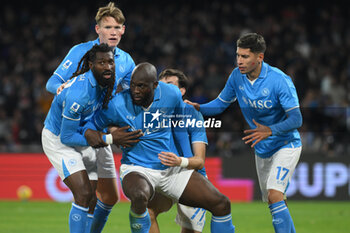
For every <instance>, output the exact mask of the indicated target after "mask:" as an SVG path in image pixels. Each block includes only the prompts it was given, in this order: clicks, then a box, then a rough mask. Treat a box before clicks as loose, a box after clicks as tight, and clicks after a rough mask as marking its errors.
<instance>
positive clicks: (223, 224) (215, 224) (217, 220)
mask: <svg viewBox="0 0 350 233" xmlns="http://www.w3.org/2000/svg"><path fill="white" fill-rule="evenodd" d="M210 232H212V233H234V232H235V226H233V224H232V217H231V214H228V215H225V216H220V217H218V216H212V217H211V223H210Z"/></svg>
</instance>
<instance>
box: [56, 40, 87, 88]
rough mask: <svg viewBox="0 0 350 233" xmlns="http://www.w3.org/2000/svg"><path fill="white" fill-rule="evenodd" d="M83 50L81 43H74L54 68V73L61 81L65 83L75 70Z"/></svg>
mask: <svg viewBox="0 0 350 233" xmlns="http://www.w3.org/2000/svg"><path fill="white" fill-rule="evenodd" d="M85 52H86V51H85V50H84V49H83V48H82V47H81V45H76V46H74V47H73V48H71V50H70V51H69V52H68V54H67V55H66V57H65V58H64V59H63V61H62V62H61V64H60V65H59V66H58V67H57V69H56V70H55V72H54V75H56V76H58V77H59V78H60V79H61V81H62V83H65V82H66V81H67V80H68V79H69V78H70V77H71V76H72V75H73V73H74V72H75V71H76V70H77V67H78V63H79V61H80V59H81V58H82V57H83V56H84V54H85ZM50 79H51V78H50Z"/></svg>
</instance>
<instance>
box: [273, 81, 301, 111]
mask: <svg viewBox="0 0 350 233" xmlns="http://www.w3.org/2000/svg"><path fill="white" fill-rule="evenodd" d="M277 96H278V100H279V102H280V104H281V106H282V108H283V109H284V111H285V112H288V111H290V110H293V109H295V108H299V99H298V95H297V92H296V89H295V86H294V84H293V82H292V80H291V79H290V78H289V77H288V76H285V77H283V78H282V79H281V80H280V82H279V86H278V89H277Z"/></svg>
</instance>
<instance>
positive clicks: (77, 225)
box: [42, 44, 116, 233]
mask: <svg viewBox="0 0 350 233" xmlns="http://www.w3.org/2000/svg"><path fill="white" fill-rule="evenodd" d="M80 65H81V66H80ZM79 66H80V67H81V68H79V69H77V71H76V72H74V74H73V75H72V77H71V79H70V80H69V82H68V84H67V85H65V88H64V89H63V90H62V91H61V92H60V93H59V94H58V95H56V96H55V98H54V99H53V101H52V104H51V108H50V111H49V113H48V115H47V117H46V119H45V123H44V125H45V126H44V128H43V131H42V146H43V149H44V152H45V154H46V155H47V157H48V158H49V160H50V162H51V163H52V165H53V166H54V167H55V169H56V170H57V172H58V174H59V176H60V177H61V179H62V180H63V182H64V183H65V184H66V185H67V186H68V188H69V189H70V190H71V191H72V193H73V196H74V203H72V209H71V211H70V214H69V230H70V232H71V233H73V232H74V233H85V232H90V226H87V213H88V210H89V207H90V209H93V208H94V205H95V203H96V195H95V190H96V184H97V178H98V177H97V174H98V175H99V176H100V175H101V176H102V177H103V176H104V175H108V176H114V177H116V171H115V165H114V160H113V157H110V156H108V155H109V154H111V151H107V150H99V151H96V152H95V151H93V150H94V149H93V148H92V147H91V146H89V144H88V142H87V141H86V139H85V137H84V135H83V131H82V129H83V128H82V126H83V125H84V124H85V123H86V122H87V121H88V120H89V119H90V118H91V117H92V115H93V113H94V112H95V110H97V109H98V108H100V107H101V105H103V107H104V108H106V107H107V106H108V102H109V100H110V98H111V96H112V90H113V87H114V82H115V73H114V69H115V63H114V57H113V51H112V49H111V48H110V47H109V46H108V45H107V44H100V45H94V46H93V47H92V49H90V50H89V51H88V52H87V53H86V54H85V55H84V56H83V57H82V59H81V61H80V62H79ZM97 156H100V157H101V158H100V162H103V163H104V167H103V168H104V169H100V167H98V166H97ZM90 181H91V182H90Z"/></svg>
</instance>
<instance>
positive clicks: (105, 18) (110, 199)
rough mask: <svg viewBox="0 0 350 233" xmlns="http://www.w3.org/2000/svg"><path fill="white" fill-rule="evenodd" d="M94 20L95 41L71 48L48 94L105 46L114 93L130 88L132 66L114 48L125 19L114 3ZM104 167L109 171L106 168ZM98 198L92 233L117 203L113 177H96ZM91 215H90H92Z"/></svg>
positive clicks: (128, 58)
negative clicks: (93, 51)
mask: <svg viewBox="0 0 350 233" xmlns="http://www.w3.org/2000/svg"><path fill="white" fill-rule="evenodd" d="M95 20H96V26H95V30H96V33H97V34H98V38H97V39H96V40H93V41H88V42H85V43H81V44H78V45H75V46H74V47H73V48H71V50H70V51H69V53H68V54H67V55H66V57H65V58H64V59H63V61H62V62H61V64H60V65H59V66H58V67H57V69H56V70H55V72H54V74H53V75H52V76H51V78H50V79H49V80H48V82H47V84H46V89H47V90H48V91H49V92H51V93H53V94H58V93H59V92H61V91H62V89H63V88H64V86H65V85H66V83H67V80H68V79H69V78H70V77H71V76H72V74H73V72H74V71H75V70H76V69H77V68H80V67H79V61H80V59H81V58H82V57H83V55H84V54H85V53H86V52H87V51H88V50H89V49H91V48H92V47H93V46H94V45H97V44H101V43H107V44H108V46H110V47H111V48H112V49H113V58H114V62H115V67H116V69H115V77H116V82H115V83H114V89H115V90H116V89H117V87H118V85H119V86H121V87H123V88H128V87H129V84H130V77H131V73H132V70H133V69H134V68H135V63H134V61H133V59H132V58H131V56H130V55H129V54H128V53H127V52H125V51H123V50H121V49H119V48H118V47H117V46H118V44H119V42H120V40H121V38H122V36H123V34H124V32H125V25H124V22H125V17H124V15H123V13H122V11H121V10H120V9H119V8H117V7H115V5H114V3H112V2H110V3H109V4H108V5H106V6H104V7H101V8H99V9H98V12H97V14H96V17H95ZM123 129H125V128H121V129H118V130H117V131H116V133H118V132H120V133H121V134H124V135H125V132H123ZM121 136H123V135H121ZM134 136H135V135H134ZM99 150H100V151H102V150H105V153H106V154H107V153H108V154H109V156H110V157H111V158H112V159H113V154H112V150H111V148H110V146H108V147H105V148H100V149H99ZM91 153H96V151H94V150H92V151H91ZM101 157H102V156H97V158H98V162H97V166H98V167H100V169H99V171H100V170H104V168H103V166H105V165H104V163H103V162H100V161H99V160H100V158H101ZM106 166H107V167H108V165H106ZM111 175H113V174H111ZM97 194H98V201H97V205H96V209H95V211H94V215H93V216H92V215H89V221H93V223H92V230H91V232H92V233H99V232H101V231H102V228H103V227H104V225H105V222H106V221H107V218H108V215H109V214H110V211H111V209H112V207H113V205H114V204H115V203H117V201H118V199H119V196H118V189H117V181H116V177H115V176H114V175H113V176H109V175H106V174H104V175H99V178H98V184H97ZM91 211H93V210H91ZM91 211H90V213H92V212H91ZM92 218H93V219H92Z"/></svg>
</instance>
